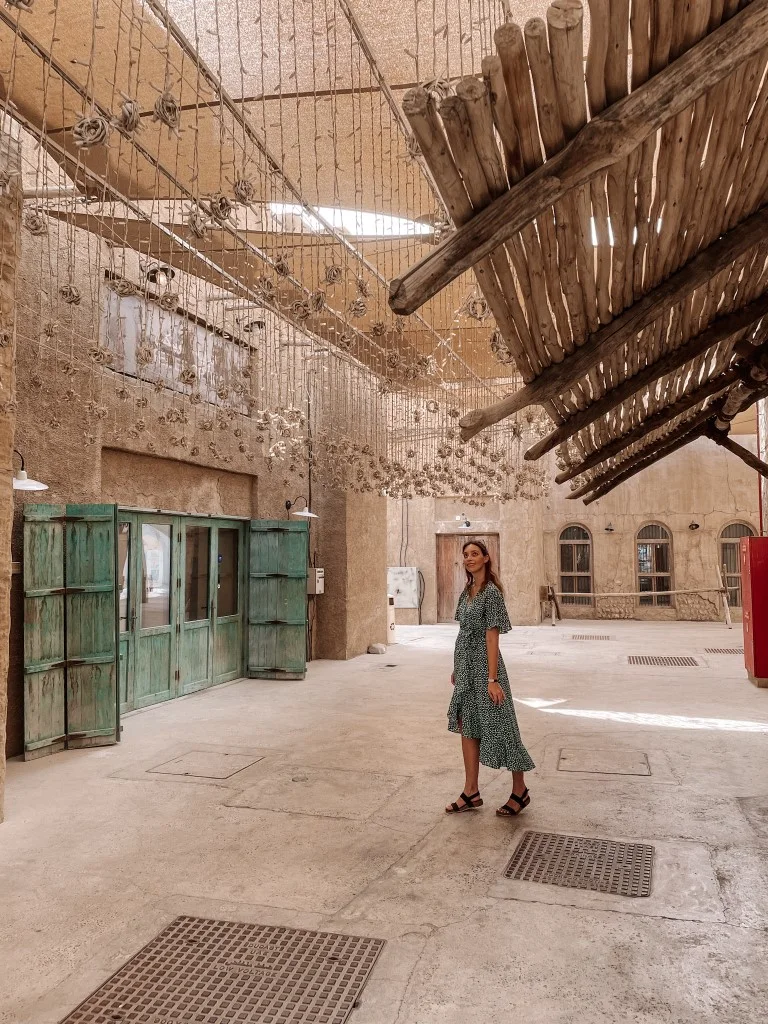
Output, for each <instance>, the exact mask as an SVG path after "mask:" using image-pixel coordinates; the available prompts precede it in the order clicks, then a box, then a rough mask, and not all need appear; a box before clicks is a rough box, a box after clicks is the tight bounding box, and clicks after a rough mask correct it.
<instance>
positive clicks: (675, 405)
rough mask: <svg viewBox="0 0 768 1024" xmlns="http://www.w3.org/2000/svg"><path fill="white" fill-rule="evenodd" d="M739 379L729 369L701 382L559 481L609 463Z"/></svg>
mask: <svg viewBox="0 0 768 1024" xmlns="http://www.w3.org/2000/svg"><path fill="white" fill-rule="evenodd" d="M737 380H738V374H737V372H736V370H735V369H730V370H726V371H725V372H724V373H720V374H718V375H717V377H713V378H712V379H711V380H708V381H705V382H704V384H700V385H699V387H697V388H694V389H693V391H691V392H689V394H687V395H683V397H682V398H678V400H677V401H676V402H672V404H671V405H667V406H665V407H664V408H663V409H659V410H658V412H655V413H653V415H652V416H649V417H648V418H647V419H644V420H642V421H641V422H640V423H638V424H637V426H636V427H633V428H632V429H631V430H628V431H627V432H626V433H625V434H621V435H620V436H619V437H615V438H613V440H612V441H608V443H607V444H604V445H603V446H602V448H598V449H597V450H596V451H594V452H590V454H589V455H587V457H586V458H585V459H584V460H583V461H582V462H579V463H577V464H575V465H573V466H569V467H568V469H566V470H564V471H563V472H562V473H558V474H557V476H556V477H555V482H556V483H558V484H564V483H566V482H567V481H568V480H573V478H574V477H576V476H580V475H581V474H582V473H586V472H587V470H589V469H594V468H595V466H599V465H600V463H601V462H606V461H607V460H608V459H612V458H615V456H617V455H618V454H619V453H620V452H623V451H624V449H625V448H629V446H630V445H631V444H635V443H636V442H637V441H642V439H643V438H644V437H647V436H648V434H650V433H652V432H653V431H654V430H658V429H659V427H663V426H664V424H665V423H669V422H670V421H671V420H674V419H676V418H677V417H678V416H682V414H683V413H685V412H688V410H689V409H693V407H694V406H696V405H698V404H699V402H703V401H704V400H705V399H707V398H710V397H711V396H712V395H717V394H719V393H720V392H721V391H724V390H725V389H726V388H728V387H730V386H731V384H735V383H736V381H737Z"/></svg>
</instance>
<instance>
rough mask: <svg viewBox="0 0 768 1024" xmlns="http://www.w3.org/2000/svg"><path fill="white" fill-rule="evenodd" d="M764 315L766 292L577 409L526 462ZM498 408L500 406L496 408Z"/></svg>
mask: <svg viewBox="0 0 768 1024" xmlns="http://www.w3.org/2000/svg"><path fill="white" fill-rule="evenodd" d="M766 315H768V292H766V293H765V294H764V295H761V296H760V298H759V299H755V300H754V302H749V303H747V305H746V306H743V307H742V308H741V309H739V310H736V311H735V312H734V313H728V314H726V315H725V316H721V317H718V318H716V319H715V320H713V322H712V323H711V324H710V325H709V327H707V328H706V329H705V330H703V331H702V332H701V334H698V335H697V336H696V337H695V338H692V339H691V340H690V341H689V342H688V343H687V344H685V345H681V346H680V347H679V348H676V349H673V350H672V351H671V352H667V353H666V354H665V355H663V356H662V357H661V359H657V360H656V362H655V363H651V364H650V365H649V366H645V367H643V369H642V370H640V371H639V373H636V374H635V375H634V376H633V377H628V378H627V380H625V381H622V382H621V383H620V384H618V385H617V386H616V387H614V388H611V390H610V391H607V392H606V393H605V394H604V395H603V396H602V398H599V399H598V400H597V401H596V402H593V403H592V405H588V406H587V407H586V409H579V410H578V411H577V412H576V413H574V415H573V416H571V417H570V418H569V419H568V420H566V422H565V423H563V424H561V425H560V426H558V427H556V428H555V430H553V431H552V432H551V433H549V434H547V436H546V437H543V438H542V439H541V440H540V441H538V442H537V443H536V444H535V445H533V447H531V448H529V449H528V451H527V452H526V453H525V457H526V459H528V460H532V461H535V460H536V459H540V458H541V457H542V455H545V454H546V453H547V452H549V451H552V449H553V448H556V447H557V446H558V445H559V444H562V443H563V441H567V440H568V438H569V437H572V436H573V435H574V434H576V433H578V432H579V431H580V430H583V429H584V428H585V427H588V426H589V425H590V423H594V422H595V420H598V419H600V417H601V416H605V415H606V414H607V413H609V412H611V410H612V409H615V408H616V406H617V405H621V403H622V402H625V401H626V400H627V399H628V398H631V397H632V395H634V394H636V393H637V392H638V391H641V390H642V389H643V388H646V387H648V385H650V384H653V383H654V381H657V380H658V379H659V378H660V377H664V376H665V375H666V374H668V373H673V372H674V371H675V370H678V369H679V368H680V367H681V366H684V365H685V364H686V363H687V362H690V360H691V359H695V358H696V357H697V356H700V355H702V354H703V353H704V352H706V351H707V350H708V349H710V348H712V347H713V346H715V345H719V344H720V342H721V341H725V340H726V339H728V338H731V337H733V335H735V334H738V333H739V332H740V331H744V330H748V329H750V328H753V327H755V326H756V325H757V324H758V323H759V322H760V320H762V318H763V317H764V316H766ZM501 404H502V403H501V402H500V403H499V405H501Z"/></svg>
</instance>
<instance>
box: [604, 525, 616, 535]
mask: <svg viewBox="0 0 768 1024" xmlns="http://www.w3.org/2000/svg"><path fill="white" fill-rule="evenodd" d="M615 529H616V527H615V526H614V525H613V523H608V525H607V526H606V528H605V532H606V533H613V532H614V531H615Z"/></svg>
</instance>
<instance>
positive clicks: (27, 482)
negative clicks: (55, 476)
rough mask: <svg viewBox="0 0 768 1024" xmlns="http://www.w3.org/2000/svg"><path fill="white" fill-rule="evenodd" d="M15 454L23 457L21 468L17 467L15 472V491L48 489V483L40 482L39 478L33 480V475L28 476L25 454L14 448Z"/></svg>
mask: <svg viewBox="0 0 768 1024" xmlns="http://www.w3.org/2000/svg"><path fill="white" fill-rule="evenodd" d="M13 454H14V455H18V456H19V458H20V459H21V469H17V470H16V472H15V473H14V474H13V489H14V491H47V490H48V484H43V483H40V481H39V480H32V479H31V477H28V476H27V471H26V469H25V468H24V456H23V455H22V454H21V452H18V451H16V449H15V448H14V449H13Z"/></svg>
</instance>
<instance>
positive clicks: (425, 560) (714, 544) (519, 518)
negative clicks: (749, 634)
mask: <svg viewBox="0 0 768 1024" xmlns="http://www.w3.org/2000/svg"><path fill="white" fill-rule="evenodd" d="M764 415H765V411H764ZM738 442H739V443H740V444H744V445H745V447H748V448H750V449H751V450H752V451H754V450H755V449H756V439H755V438H754V437H750V436H740V437H739V438H738ZM555 472H556V470H555V466H554V460H551V461H550V473H551V476H552V478H553V479H554V475H555ZM568 493H569V492H568V489H567V486H566V487H558V486H557V485H556V484H554V483H553V484H552V487H551V489H550V493H549V495H548V496H547V497H544V498H541V499H540V500H538V501H534V502H518V503H514V504H513V503H510V504H507V505H502V506H500V507H499V506H498V505H496V504H495V503H494V502H489V503H487V505H486V506H484V507H480V508H470V507H469V506H467V505H465V504H463V503H462V502H461V500H460V499H452V498H438V499H426V498H418V499H413V500H412V501H409V502H407V503H405V507H404V506H403V503H402V502H401V501H399V500H395V499H390V500H389V502H388V505H389V508H388V538H389V541H388V559H389V565H400V564H403V565H416V566H418V567H419V568H420V569H421V571H422V573H423V575H424V580H425V596H424V602H423V605H422V621H423V622H434V621H435V620H436V616H437V597H436V591H437V571H436V563H437V555H436V537H437V535H438V534H439V533H454V532H457V523H456V519H455V517H456V516H457V515H459V514H461V513H465V514H466V515H467V516H468V518H469V520H470V522H471V523H472V531H473V532H474V531H477V532H478V533H498V534H499V541H500V561H501V576H502V581H503V583H504V586H505V590H506V598H507V607H508V609H509V613H510V617H511V619H512V621H513V622H514V623H519V624H524V623H532V622H538V621H540V616H541V606H540V602H539V587H540V586H541V585H543V584H546V583H550V584H552V585H553V586H555V588H556V589H558V590H559V579H558V575H559V574H558V561H557V559H558V538H559V536H560V533H561V531H562V530H563V529H564V528H565V527H566V526H568V525H570V524H573V523H580V524H581V525H583V526H585V527H586V528H587V529H588V530H589V531H590V533H591V535H592V538H593V566H594V582H593V587H594V589H595V591H596V592H600V591H602V592H620V593H624V594H625V593H627V592H629V591H635V590H637V579H636V574H635V556H636V548H635V543H636V541H635V537H636V533H637V531H638V529H639V528H640V527H641V526H643V525H645V524H646V523H649V522H658V523H662V524H663V525H664V526H666V527H667V529H668V530H669V531H670V532H671V534H672V551H673V586H674V587H675V589H681V590H695V589H697V588H702V587H716V586H717V585H718V582H717V564H718V561H719V557H720V556H719V549H718V538H719V536H720V532H721V531H722V529H723V527H725V526H727V525H728V524H729V523H733V522H736V521H739V522H746V523H749V524H750V525H751V526H752V527H753V528H754V529H755V530H757V529H758V526H759V519H758V478H757V475H756V474H755V473H753V472H752V471H751V470H749V469H748V468H747V467H746V466H745V465H744V463H742V462H741V461H740V460H739V459H737V458H736V457H735V456H733V455H730V454H729V453H727V452H725V451H724V450H723V449H722V448H718V447H717V446H716V445H714V444H712V442H710V441H707V440H700V441H697V442H695V443H694V444H692V445H690V446H689V447H688V448H685V449H683V450H682V451H680V452H677V453H675V454H674V455H672V456H670V458H668V459H665V460H663V461H661V462H659V463H658V464H656V465H655V466H653V467H651V468H650V469H648V470H646V471H645V472H644V473H641V474H638V475H637V476H635V477H633V478H632V479H631V480H629V481H627V483H625V484H622V485H621V486H620V487H618V488H616V490H615V491H613V492H612V493H611V494H609V495H607V496H606V497H605V498H602V499H601V500H599V501H596V502H594V504H592V505H588V506H585V505H584V504H583V503H582V502H580V501H568V500H567V494H568ZM694 521H695V522H697V523H698V524H699V529H697V530H690V529H689V524H690V523H691V522H694ZM609 524H610V525H611V526H613V528H614V529H613V532H606V529H605V528H606V527H607V526H608V525H609ZM406 539H407V553H406V551H405V547H406ZM561 610H562V612H563V615H564V616H571V617H575V616H577V617H580V618H589V617H605V618H642V619H657V618H658V619H678V618H679V619H719V618H721V616H722V609H721V605H720V599H719V597H718V595H716V594H707V595H680V596H678V597H677V598H676V599H675V604H674V607H671V608H652V607H651V608H648V607H642V608H641V607H640V605H639V604H638V603H637V600H636V599H635V598H610V599H609V598H605V599H601V600H600V601H599V603H598V605H597V607H596V608H589V607H586V606H567V605H565V606H562V605H561ZM739 617H740V614H739V612H738V611H737V610H734V618H735V619H738V618H739ZM397 621H398V622H403V623H405V622H413V621H416V615H415V614H414V613H410V612H407V611H404V610H398V612H397Z"/></svg>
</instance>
